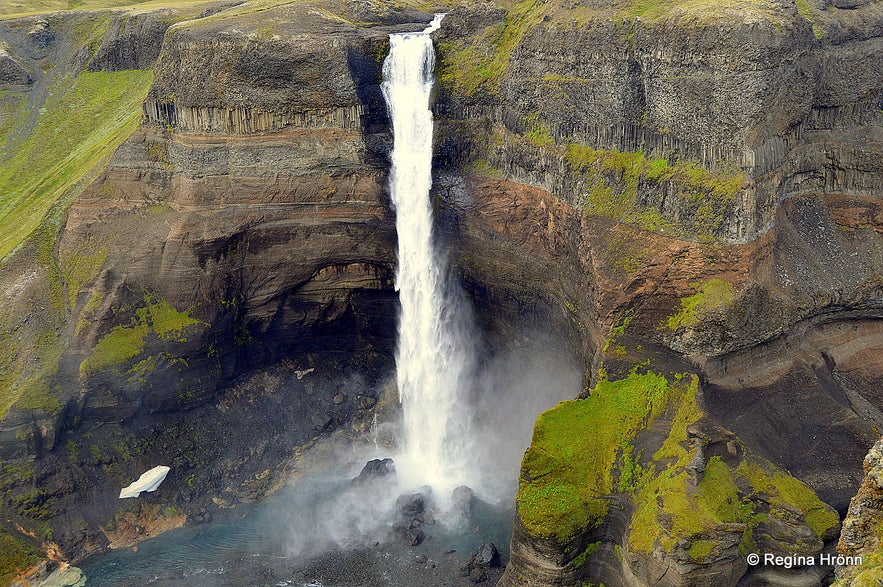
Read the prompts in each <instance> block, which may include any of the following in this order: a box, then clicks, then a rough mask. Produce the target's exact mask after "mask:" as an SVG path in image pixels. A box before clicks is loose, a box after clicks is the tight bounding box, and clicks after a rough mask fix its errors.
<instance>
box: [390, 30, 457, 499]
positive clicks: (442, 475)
mask: <svg viewBox="0 0 883 587" xmlns="http://www.w3.org/2000/svg"><path fill="white" fill-rule="evenodd" d="M443 16H444V15H436V17H435V19H434V20H433V21H432V23H431V24H430V25H429V27H428V28H426V29H425V30H424V31H422V32H419V33H398V34H392V35H390V39H389V40H390V52H389V56H388V57H387V58H386V61H385V62H384V63H383V84H382V90H383V95H384V97H385V99H386V104H387V107H388V110H389V113H390V116H391V118H392V126H393V136H394V144H393V151H392V169H391V172H390V182H389V186H390V194H391V197H392V202H393V205H394V206H395V212H396V231H397V232H398V262H399V266H398V272H397V274H396V289H397V290H398V292H399V299H400V302H401V314H400V317H399V341H398V348H397V350H396V379H397V383H398V389H399V398H400V400H401V403H402V413H403V421H404V438H403V446H402V451H401V454H400V455H398V456H397V458H396V469H397V471H398V473H399V477H400V479H401V480H402V482H403V483H404V484H406V485H407V484H410V485H413V486H416V485H422V484H426V485H430V486H432V487H433V489H434V490H435V491H436V493H437V495H439V496H440V497H445V496H447V495H449V493H450V490H451V489H453V488H454V487H456V486H457V485H460V484H464V483H466V484H468V483H469V481H470V479H469V477H470V475H469V472H468V469H469V445H468V442H469V437H470V434H469V412H468V407H467V402H466V394H467V393H468V389H467V386H468V384H469V380H470V374H471V372H472V367H471V364H472V360H471V356H472V353H471V352H470V350H469V338H470V337H469V336H467V335H465V334H464V332H465V331H466V330H467V329H465V328H464V327H463V326H462V324H463V312H462V311H461V308H462V304H461V303H459V302H460V300H461V298H462V295H460V296H458V295H457V292H456V291H455V289H454V288H453V285H452V284H448V283H446V280H445V274H446V269H447V267H446V263H445V261H444V259H443V258H442V257H441V256H440V254H439V252H438V251H437V250H436V247H435V245H434V241H433V234H432V233H433V231H432V205H431V202H430V198H429V190H430V188H431V187H432V131H433V119H432V112H431V111H430V109H429V101H430V96H431V93H432V87H433V68H434V66H435V52H434V50H433V46H432V39H431V38H430V36H429V35H430V33H432V32H433V31H435V30H437V29H438V27H439V26H440V24H441V20H442V18H443Z"/></svg>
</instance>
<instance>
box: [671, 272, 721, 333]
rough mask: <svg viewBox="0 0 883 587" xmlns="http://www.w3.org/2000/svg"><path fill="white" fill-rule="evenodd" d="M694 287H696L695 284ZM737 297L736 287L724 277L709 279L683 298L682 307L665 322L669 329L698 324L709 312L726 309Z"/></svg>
mask: <svg viewBox="0 0 883 587" xmlns="http://www.w3.org/2000/svg"><path fill="white" fill-rule="evenodd" d="M694 287H696V286H695V285H694ZM735 297H736V288H735V286H734V285H733V284H732V283H730V282H729V281H725V280H723V279H709V280H708V281H706V282H705V283H703V284H702V285H700V286H698V291H697V292H696V293H695V294H693V295H692V296H687V297H685V298H681V308H680V310H679V311H678V312H677V313H676V314H674V315H673V316H669V318H668V319H667V320H666V322H665V327H667V328H668V329H669V330H677V329H678V328H689V327H691V326H696V325H697V324H699V322H700V321H701V320H702V318H703V317H704V316H705V315H706V314H708V313H709V312H713V311H719V310H724V309H726V308H727V307H728V306H729V305H731V304H732V303H733V300H734V299H735Z"/></svg>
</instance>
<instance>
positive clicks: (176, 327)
mask: <svg viewBox="0 0 883 587" xmlns="http://www.w3.org/2000/svg"><path fill="white" fill-rule="evenodd" d="M145 303H146V304H147V305H146V306H144V307H142V308H138V309H137V310H136V311H135V316H134V317H133V318H132V321H131V322H130V323H129V324H128V325H125V326H115V327H114V328H113V329H112V330H111V331H110V332H108V333H107V334H105V335H104V336H103V337H101V339H100V340H99V341H98V344H96V345H95V348H94V349H93V350H92V354H91V355H90V356H89V358H87V359H86V360H85V361H83V362H82V363H81V364H80V374H81V375H87V374H88V373H91V372H93V371H98V370H101V369H106V368H108V367H112V366H115V365H122V364H124V363H125V362H126V361H128V360H129V359H132V358H134V357H137V356H138V355H140V354H141V351H143V350H144V345H145V343H146V342H147V337H148V335H149V334H151V333H153V334H155V335H156V336H157V338H160V339H165V340H171V341H178V342H185V341H186V339H185V338H184V334H185V331H186V330H187V328H188V327H189V326H194V325H197V324H202V323H201V322H200V321H199V320H196V319H195V318H191V317H190V312H189V311H184V312H180V311H178V310H176V309H175V308H173V307H172V305H171V304H169V302H167V301H166V300H163V299H159V298H157V297H156V296H154V295H152V294H147V295H146V296H145Z"/></svg>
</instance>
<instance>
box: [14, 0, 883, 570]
mask: <svg viewBox="0 0 883 587" xmlns="http://www.w3.org/2000/svg"><path fill="white" fill-rule="evenodd" d="M234 4H237V5H234ZM238 4H239V3H233V2H227V3H206V5H204V6H200V7H199V10H195V9H194V10H193V11H192V12H187V13H175V14H171V13H169V12H164V11H155V12H152V11H144V12H138V13H131V14H130V13H128V12H126V11H118V12H109V13H98V14H100V15H102V16H101V17H100V18H98V19H97V20H96V21H89V20H88V19H87V17H85V16H83V14H86V13H58V14H56V15H49V16H37V17H22V18H17V19H12V20H9V19H6V20H2V21H0V35H2V37H3V42H4V44H5V47H4V48H3V51H4V53H2V54H0V83H2V84H4V85H3V87H4V88H7V87H8V88H10V92H12V94H10V95H11V96H18V95H22V96H25V98H24V102H23V103H24V104H26V106H27V108H30V109H31V110H30V111H32V112H33V113H34V117H36V112H37V111H38V110H39V108H40V104H44V103H45V104H47V105H49V106H51V101H50V102H46V100H47V98H46V96H47V95H49V94H50V93H51V92H52V91H54V90H52V88H54V86H52V85H51V84H50V80H49V79H48V76H49V74H48V73H47V72H51V71H54V70H51V69H48V68H41V66H40V64H41V63H46V61H41V60H43V59H45V58H46V56H47V55H50V54H51V55H52V59H53V63H55V64H56V67H58V68H70V70H71V71H72V72H74V74H77V73H78V72H80V71H100V72H115V71H117V70H128V69H141V70H147V69H150V70H152V77H151V78H150V81H149V88H144V91H145V93H144V94H143V95H144V96H146V98H145V100H144V101H143V107H142V108H143V110H142V115H143V118H142V122H141V125H140V126H139V127H138V128H137V129H135V130H134V131H128V132H129V134H128V135H127V138H125V141H124V142H122V144H121V146H120V147H119V148H118V149H116V150H115V151H114V152H113V156H112V157H111V158H110V159H109V160H101V161H99V162H98V163H96V165H95V167H94V171H92V172H90V173H87V174H85V175H84V176H83V179H82V181H80V182H79V183H78V184H77V185H75V186H73V187H71V188H70V190H69V191H66V192H65V194H66V195H65V197H63V198H60V199H59V200H58V203H57V204H56V205H55V207H54V208H52V210H51V212H50V213H49V214H48V215H47V216H46V219H45V220H44V221H43V223H42V224H41V225H40V227H39V228H38V229H37V230H36V231H35V232H33V233H32V236H31V237H30V238H29V240H27V241H25V242H23V244H21V246H19V247H18V249H17V251H16V252H15V253H14V254H12V255H10V256H8V257H6V258H5V260H4V261H3V263H2V266H0V287H2V289H3V291H4V299H8V300H9V303H8V304H6V305H5V306H4V308H2V309H0V327H2V329H0V336H2V341H3V349H4V351H3V356H2V357H0V360H2V361H3V366H4V375H3V376H0V381H2V384H3V388H2V389H3V390H4V391H3V393H4V394H5V395H3V394H0V397H4V398H5V397H8V398H9V399H8V401H6V404H5V411H4V412H3V415H2V420H0V452H2V458H3V461H4V469H3V471H2V479H0V482H2V485H3V492H4V493H3V498H2V511H3V514H4V516H3V520H8V521H4V522H2V524H3V526H2V528H0V530H2V533H0V538H2V540H5V541H8V544H10V545H11V546H10V548H9V549H8V550H7V551H8V552H12V553H14V554H15V557H17V558H15V559H14V560H13V561H12V562H11V563H6V561H4V563H5V564H7V567H6V568H5V569H3V570H4V572H9V573H12V574H14V573H15V571H16V570H19V571H20V570H23V569H22V566H25V565H26V564H28V563H30V562H34V561H36V560H38V559H39V558H40V557H41V556H45V553H46V552H50V553H51V554H52V556H54V557H56V558H63V559H67V560H74V561H75V560H78V559H79V558H81V557H82V556H84V555H86V554H88V553H91V552H96V551H100V550H102V549H104V548H106V547H108V546H109V545H113V544H127V545H128V544H131V542H132V541H133V540H137V539H138V538H139V537H138V536H134V537H133V529H134V528H135V527H136V526H137V527H140V528H154V529H156V531H159V530H161V529H163V528H168V527H171V526H174V525H177V524H179V523H181V522H182V520H184V519H186V520H187V523H197V522H200V521H206V520H208V519H211V518H212V517H213V516H218V515H223V513H224V511H225V508H227V507H229V506H233V505H235V504H236V503H238V502H242V501H249V500H255V499H260V498H261V497H262V496H263V495H265V494H266V493H267V492H269V491H272V490H273V488H274V487H276V486H277V485H278V483H280V482H281V480H283V479H284V478H285V472H286V467H288V466H289V463H290V462H291V461H290V459H291V457H292V455H293V450H294V448H295V447H297V446H301V445H304V444H306V443H308V442H309V441H310V440H311V439H312V438H314V437H316V436H317V435H320V434H323V433H325V432H327V431H329V430H331V429H336V428H344V429H350V430H358V429H359V427H360V426H362V425H363V420H364V417H365V416H367V415H369V414H370V413H371V411H372V410H373V409H375V405H376V403H377V402H378V399H379V398H378V390H379V389H381V388H382V385H383V383H384V382H385V381H386V380H387V378H388V377H389V375H390V372H391V369H392V359H391V357H392V351H393V348H394V337H395V316H396V299H395V292H394V290H393V283H392V280H393V275H394V268H395V253H394V250H395V248H394V245H395V234H394V227H393V222H392V211H391V210H390V204H389V199H388V195H387V194H386V188H385V184H386V173H387V169H388V163H387V151H388V148H389V146H390V140H391V138H390V134H389V128H388V120H387V117H386V114H385V111H384V108H383V105H382V100H381V99H380V93H379V81H380V75H381V63H382V59H383V57H384V56H385V52H386V44H385V40H386V35H387V34H388V32H389V31H390V30H399V29H401V28H414V29H419V28H421V27H422V26H423V23H425V22H426V21H427V20H428V19H429V15H428V14H426V13H417V12H415V11H414V10H413V9H412V8H411V7H410V6H409V5H408V3H396V2H376V3H359V2H315V3H302V4H301V3H296V4H283V5H280V6H277V7H273V6H272V5H271V4H272V3H267V2H263V3H261V5H260V6H259V7H258V6H257V5H256V4H253V3H249V2H246V3H244V4H241V5H238ZM841 4H843V5H841ZM846 4H848V6H847V5H846ZM255 8H260V10H254V9H255ZM89 14H92V13H89ZM84 19H85V20H84ZM84 22H88V23H89V24H90V26H91V28H89V35H91V36H89V37H88V39H85V40H83V39H80V38H79V37H78V35H80V34H81V33H80V32H77V31H82V30H84ZM881 39H883V3H881V2H875V1H866V2H855V3H839V4H838V3H835V4H827V3H826V4H824V5H823V4H822V3H821V2H816V1H815V0H809V1H807V2H798V3H796V4H795V3H793V2H786V1H781V2H780V1H777V2H772V3H767V4H763V5H761V4H759V3H744V2H740V3H736V2H722V3H718V4H716V5H715V6H713V7H712V6H706V5H704V4H703V5H701V6H700V5H697V4H695V3H687V2H674V3H666V4H662V3H660V4H659V5H656V4H654V3H649V4H647V3H632V2H625V1H623V2H604V3H601V2H580V3H573V2H557V1H550V2H543V3H534V2H523V3H500V4H495V3H490V2H483V3H467V4H464V5H462V6H455V7H452V10H451V13H450V14H449V15H448V16H447V17H446V19H445V21H444V24H443V27H442V29H441V30H440V31H439V32H438V33H437V44H438V49H439V60H440V61H439V69H438V72H439V88H438V96H437V102H436V106H435V109H436V112H437V115H438V130H437V145H436V170H437V173H436V175H437V177H436V181H435V185H436V188H435V198H436V201H437V209H438V227H439V238H440V239H441V240H442V242H443V243H444V245H445V247H446V248H447V249H448V250H449V251H450V255H451V258H452V260H453V265H454V266H453V271H454V273H455V274H456V276H457V278H458V279H460V280H461V282H462V283H463V285H464V287H465V289H466V291H467V293H468V295H469V297H470V300H471V302H472V305H473V307H474V309H475V314H476V316H477V317H478V319H479V326H480V330H481V331H482V336H483V337H484V341H485V342H486V343H487V344H486V347H487V348H488V349H489V352H497V351H504V350H505V349H507V348H512V347H516V346H519V345H521V344H523V343H524V342H526V340H525V339H526V338H529V337H531V336H535V334H531V333H532V332H541V331H543V330H547V331H554V332H556V333H557V335H559V336H560V337H561V338H563V339H564V340H566V341H567V342H568V345H569V347H570V350H571V351H572V352H574V353H576V354H577V355H578V356H579V357H580V360H581V363H582V366H583V368H584V370H585V372H586V391H585V392H584V393H583V398H584V399H580V400H576V401H574V402H568V403H565V404H562V405H561V406H559V407H558V408H556V409H554V410H552V411H550V412H548V413H546V414H545V415H543V416H542V417H541V418H540V420H539V421H538V423H537V427H536V430H535V438H534V443H533V445H532V447H531V449H530V450H529V451H528V453H527V455H526V456H525V460H524V463H523V466H522V471H521V476H520V491H519V496H518V500H517V507H518V519H517V520H516V529H515V534H514V536H513V540H512V545H511V561H510V564H509V565H508V566H507V568H506V572H505V575H504V577H503V579H502V582H501V584H503V585H572V584H579V583H580V582H588V583H591V582H604V583H605V584H607V585H620V584H621V585H656V584H666V585H688V584H689V585H725V584H736V583H739V584H745V585H751V584H783V585H786V584H787V585H790V584H795V582H800V584H807V585H811V584H823V583H826V582H829V581H830V580H831V579H832V576H833V569H832V568H830V567H824V566H818V565H814V566H807V567H802V568H797V569H791V570H788V571H782V570H780V569H772V568H765V567H751V568H749V567H748V566H747V565H746V562H745V554H746V553H747V552H750V551H755V550H756V551H763V552H773V553H793V552H800V553H802V554H806V555H817V554H818V553H821V552H832V549H833V546H834V542H835V540H836V537H837V532H838V528H839V517H838V515H837V513H836V512H840V513H843V512H844V511H845V510H846V508H847V504H848V502H849V500H850V498H851V497H852V496H853V495H854V494H855V492H856V490H857V489H858V488H859V485H860V484H861V483H862V478H863V472H862V470H861V462H862V458H863V457H864V455H865V453H866V452H867V449H868V447H869V446H870V445H871V443H873V441H874V440H875V439H876V438H877V437H878V432H877V430H878V427H879V426H880V425H881V423H883V414H881V412H880V410H881V400H880V398H879V397H878V396H879V383H880V378H881V371H880V364H879V356H881V354H880V349H881V347H883V328H881V322H880V317H881V313H883V279H881V275H883V243H881V236H880V235H881V231H883V211H881V208H880V190H881V177H883V175H881V171H883V170H881V168H880V165H881V161H883V157H881V155H883V134H881V133H883V126H881V119H880V104H881V98H883V77H881V76H883V74H881V70H880V68H879V67H878V59H877V57H878V56H879V54H880V51H881V49H883V47H881V43H883V40H881ZM41 72H42V73H41ZM4 100H11V98H9V97H8V96H7V97H4ZM9 103H10V104H12V102H9ZM3 104H7V102H3ZM16 107H18V106H16ZM27 108H26V109H27ZM2 112H7V110H3V111H2ZM3 120H4V121H5V120H7V119H3ZM0 122H2V121H0ZM3 123H4V124H5V122H3ZM16 128H19V127H16ZM21 128H23V129H24V130H21V131H17V133H16V134H13V135H11V136H12V139H11V140H12V141H13V143H14V142H15V141H19V142H20V141H22V140H24V137H26V136H27V132H29V131H28V130H27V128H37V127H33V126H32V127H27V125H25V126H22V127H21ZM35 132H36V131H35ZM13 143H10V144H13ZM342 372H343V373H347V374H351V375H352V378H350V379H348V380H347V381H346V383H344V382H342V381H341V379H340V377H339V374H340V373H342ZM380 399H382V398H380ZM611 423H616V426H612V427H611V426H610V424H611ZM568 455H569V456H568ZM573 455H577V458H574V456H573ZM160 462H161V463H164V464H167V465H169V466H171V467H172V471H173V473H172V474H170V475H169V477H168V479H167V481H166V482H165V483H164V484H163V486H161V488H160V490H159V491H158V492H156V493H155V494H151V495H150V497H149V498H148V499H147V505H146V506H145V507H147V509H144V507H140V506H138V505H137V504H135V505H133V504H127V503H120V502H119V501H118V500H116V499H115V495H114V493H115V492H118V490H119V487H122V486H124V485H126V484H128V483H129V482H130V481H131V479H134V478H137V475H138V474H140V473H141V472H143V470H146V469H147V468H149V467H150V466H153V465H155V464H158V463H160ZM159 506H162V507H161V508H160V507H159ZM847 527H851V526H849V524H847ZM151 532H152V530H151ZM844 535H845V534H844ZM7 576H11V575H7Z"/></svg>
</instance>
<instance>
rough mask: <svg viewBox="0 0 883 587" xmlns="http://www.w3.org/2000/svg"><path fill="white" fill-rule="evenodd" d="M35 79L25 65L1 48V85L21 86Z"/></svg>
mask: <svg viewBox="0 0 883 587" xmlns="http://www.w3.org/2000/svg"><path fill="white" fill-rule="evenodd" d="M33 81H34V80H32V79H31V76H30V74H28V71H27V70H26V69H25V68H24V66H23V65H22V64H21V63H19V62H18V61H16V60H15V59H13V58H12V57H11V56H10V55H9V53H7V52H6V51H4V50H3V49H2V48H0V85H11V86H20V85H25V84H29V83H32V82H33Z"/></svg>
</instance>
